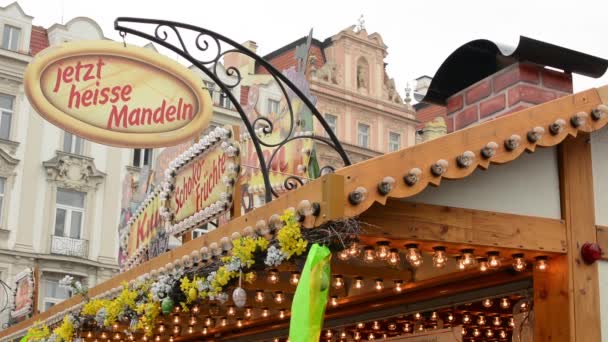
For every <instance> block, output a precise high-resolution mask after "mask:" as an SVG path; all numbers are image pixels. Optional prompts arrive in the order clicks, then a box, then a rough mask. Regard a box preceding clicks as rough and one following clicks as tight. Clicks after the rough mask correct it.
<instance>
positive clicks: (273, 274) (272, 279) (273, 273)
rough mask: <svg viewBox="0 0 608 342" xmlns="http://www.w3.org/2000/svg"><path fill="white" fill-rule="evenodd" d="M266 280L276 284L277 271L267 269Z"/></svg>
mask: <svg viewBox="0 0 608 342" xmlns="http://www.w3.org/2000/svg"><path fill="white" fill-rule="evenodd" d="M268 282H269V283H271V284H276V283H278V282H279V271H278V270H277V269H274V268H273V269H271V270H270V271H268Z"/></svg>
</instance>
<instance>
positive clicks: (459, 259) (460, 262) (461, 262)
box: [456, 256, 467, 271]
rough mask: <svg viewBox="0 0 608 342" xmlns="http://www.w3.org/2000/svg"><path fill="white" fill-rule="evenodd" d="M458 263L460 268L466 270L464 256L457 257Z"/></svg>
mask: <svg viewBox="0 0 608 342" xmlns="http://www.w3.org/2000/svg"><path fill="white" fill-rule="evenodd" d="M456 265H457V266H458V269H459V270H461V271H464V270H465V269H466V268H467V267H466V266H465V265H464V261H463V259H462V257H460V256H458V257H456Z"/></svg>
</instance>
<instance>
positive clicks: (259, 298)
mask: <svg viewBox="0 0 608 342" xmlns="http://www.w3.org/2000/svg"><path fill="white" fill-rule="evenodd" d="M255 301H256V302H258V303H263V302H264V290H257V291H255Z"/></svg>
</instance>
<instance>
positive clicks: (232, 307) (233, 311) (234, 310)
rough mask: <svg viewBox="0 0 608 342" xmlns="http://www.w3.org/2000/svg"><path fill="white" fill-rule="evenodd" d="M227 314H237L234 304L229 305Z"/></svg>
mask: <svg viewBox="0 0 608 342" xmlns="http://www.w3.org/2000/svg"><path fill="white" fill-rule="evenodd" d="M226 315H228V316H234V315H236V308H235V307H234V306H232V305H230V306H229V307H228V310H226Z"/></svg>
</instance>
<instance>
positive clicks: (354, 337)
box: [353, 331, 361, 341]
mask: <svg viewBox="0 0 608 342" xmlns="http://www.w3.org/2000/svg"><path fill="white" fill-rule="evenodd" d="M353 339H355V341H359V340H360V339H361V333H360V332H358V331H355V334H354V335H353Z"/></svg>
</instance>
